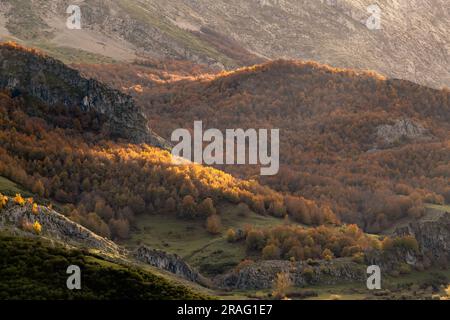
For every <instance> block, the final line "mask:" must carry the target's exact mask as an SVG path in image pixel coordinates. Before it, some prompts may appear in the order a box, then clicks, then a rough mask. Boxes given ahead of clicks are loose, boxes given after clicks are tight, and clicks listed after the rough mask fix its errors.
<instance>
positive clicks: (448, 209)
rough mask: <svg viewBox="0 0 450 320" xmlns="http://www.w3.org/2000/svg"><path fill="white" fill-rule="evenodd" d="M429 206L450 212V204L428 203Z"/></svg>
mask: <svg viewBox="0 0 450 320" xmlns="http://www.w3.org/2000/svg"><path fill="white" fill-rule="evenodd" d="M426 207H427V208H430V209H434V210H438V211H443V212H449V213H450V205H439V204H427V205H426Z"/></svg>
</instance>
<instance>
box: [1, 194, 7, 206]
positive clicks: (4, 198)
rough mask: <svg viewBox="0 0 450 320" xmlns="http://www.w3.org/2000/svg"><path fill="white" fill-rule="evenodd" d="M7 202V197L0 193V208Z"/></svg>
mask: <svg viewBox="0 0 450 320" xmlns="http://www.w3.org/2000/svg"><path fill="white" fill-rule="evenodd" d="M7 202H8V197H7V196H4V195H3V194H1V193H0V210H1V209H3V208H4V206H6V203H7Z"/></svg>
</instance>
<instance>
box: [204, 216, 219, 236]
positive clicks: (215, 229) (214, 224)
mask: <svg viewBox="0 0 450 320" xmlns="http://www.w3.org/2000/svg"><path fill="white" fill-rule="evenodd" d="M221 228H222V223H221V221H220V217H219V215H217V214H213V215H211V216H209V217H208V219H206V230H208V232H209V233H211V234H219V233H220V229H221Z"/></svg>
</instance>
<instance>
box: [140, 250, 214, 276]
mask: <svg viewBox="0 0 450 320" xmlns="http://www.w3.org/2000/svg"><path fill="white" fill-rule="evenodd" d="M134 258H135V259H136V260H138V261H141V262H144V263H146V264H149V265H151V266H153V267H156V268H159V269H162V270H166V271H169V272H171V273H173V274H176V275H178V276H181V277H182V278H185V279H187V280H189V281H192V282H197V283H199V284H203V285H206V284H207V280H206V278H204V277H203V276H202V275H201V274H200V273H198V272H197V271H196V270H195V269H193V268H192V267H191V266H189V265H188V264H187V263H186V262H184V261H183V260H182V259H181V257H179V256H177V255H175V254H170V253H166V252H164V251H161V250H155V249H150V248H148V247H146V246H141V247H139V248H137V249H136V250H135V252H134Z"/></svg>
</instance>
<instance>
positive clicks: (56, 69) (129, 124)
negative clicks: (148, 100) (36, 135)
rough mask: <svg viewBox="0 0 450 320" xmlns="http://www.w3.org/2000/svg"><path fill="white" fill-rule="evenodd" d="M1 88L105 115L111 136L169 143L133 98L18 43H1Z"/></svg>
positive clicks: (107, 128) (50, 102)
mask: <svg viewBox="0 0 450 320" xmlns="http://www.w3.org/2000/svg"><path fill="white" fill-rule="evenodd" d="M0 89H6V90H11V91H12V92H14V94H15V95H20V94H27V95H30V96H32V97H35V98H38V99H40V100H42V101H43V102H44V103H45V104H48V105H49V106H64V107H67V108H75V107H77V108H79V109H80V110H82V111H83V112H95V113H97V114H99V115H101V117H102V118H104V119H105V121H106V123H105V125H106V127H105V129H106V130H107V131H108V132H109V134H110V136H111V138H123V139H127V140H129V141H131V142H134V143H141V142H145V143H149V144H151V145H154V146H157V147H163V148H168V147H169V144H168V143H167V142H166V141H165V140H164V139H162V138H161V137H159V136H158V135H156V134H155V133H154V132H152V131H151V130H150V128H149V127H148V120H147V118H146V116H145V115H144V113H143V112H142V110H141V109H140V108H139V107H137V106H136V105H135V104H134V102H133V100H132V98H131V97H130V96H127V95H125V94H123V93H121V92H119V91H116V90H112V89H110V88H109V87H107V86H106V85H104V84H102V83H100V82H98V81H96V80H93V79H86V78H84V77H82V76H81V75H80V73H79V72H78V71H76V70H74V69H71V68H69V67H67V66H66V65H64V64H63V63H62V62H60V61H58V60H55V59H53V58H50V57H47V56H45V55H43V54H39V53H36V52H34V51H31V50H27V49H24V48H21V47H18V46H15V45H9V44H3V45H1V46H0Z"/></svg>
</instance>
